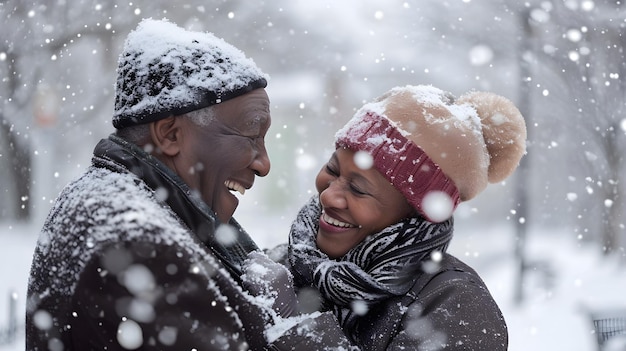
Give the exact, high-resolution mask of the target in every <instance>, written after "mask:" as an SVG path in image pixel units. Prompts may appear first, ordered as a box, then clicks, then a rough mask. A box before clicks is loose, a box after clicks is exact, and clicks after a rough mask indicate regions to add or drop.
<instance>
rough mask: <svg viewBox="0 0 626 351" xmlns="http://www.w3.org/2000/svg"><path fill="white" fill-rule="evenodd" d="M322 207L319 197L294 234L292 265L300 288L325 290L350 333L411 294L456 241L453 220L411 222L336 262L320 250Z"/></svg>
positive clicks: (299, 218) (294, 227)
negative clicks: (368, 315) (374, 310)
mask: <svg viewBox="0 0 626 351" xmlns="http://www.w3.org/2000/svg"><path fill="white" fill-rule="evenodd" d="M320 215H321V206H320V203H319V197H318V196H317V195H315V196H313V197H312V198H311V199H310V200H309V202H308V203H307V204H305V205H304V207H302V209H301V210H300V212H299V213H298V215H297V217H296V219H295V221H294V222H293V224H292V226H291V232H290V233H289V258H288V259H289V265H290V266H291V270H292V273H293V275H294V281H295V284H296V287H299V288H301V287H306V286H312V287H315V288H317V289H318V290H319V292H320V294H321V296H322V298H323V300H324V303H325V305H326V307H327V308H331V309H333V310H334V312H335V314H336V315H337V318H338V319H339V321H340V322H341V324H342V326H343V327H344V329H345V330H346V331H348V332H349V330H350V327H351V326H352V325H353V323H354V322H355V320H356V317H357V316H358V315H359V314H362V310H359V309H356V308H354V307H355V306H354V304H355V303H356V304H365V306H367V308H369V307H371V306H373V305H375V304H376V303H378V302H380V301H383V300H385V299H387V298H390V297H393V296H401V295H404V294H406V293H407V292H408V291H409V289H410V288H411V287H412V286H413V285H414V284H415V281H416V280H417V278H418V277H419V276H420V274H422V272H423V264H424V263H426V262H429V261H430V256H431V254H432V253H433V252H434V251H439V252H441V253H443V252H445V250H446V249H447V247H448V244H449V242H450V239H452V231H453V220H452V218H450V219H449V220H447V221H445V222H442V223H431V222H428V221H426V220H425V219H424V218H422V217H417V216H416V217H411V218H406V219H404V220H402V221H401V222H399V223H396V224H393V225H391V226H389V227H387V228H385V229H383V230H382V231H380V232H378V233H375V234H372V235H370V236H368V237H367V238H365V240H363V241H362V242H361V243H359V244H358V245H357V246H355V247H354V248H352V249H351V250H350V251H348V253H347V254H345V255H344V256H343V257H341V258H339V259H337V260H333V259H331V258H329V257H328V256H327V255H326V254H325V253H323V252H322V251H320V250H319V249H318V248H317V245H316V243H315V238H316V236H317V230H318V227H319V218H320Z"/></svg>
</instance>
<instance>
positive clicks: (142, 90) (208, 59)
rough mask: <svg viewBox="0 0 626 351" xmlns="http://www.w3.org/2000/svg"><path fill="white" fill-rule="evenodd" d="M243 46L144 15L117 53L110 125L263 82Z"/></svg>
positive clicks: (196, 105) (188, 107)
mask: <svg viewBox="0 0 626 351" xmlns="http://www.w3.org/2000/svg"><path fill="white" fill-rule="evenodd" d="M266 79H267V76H266V75H265V74H264V73H263V72H261V70H260V69H259V68H258V67H257V66H256V65H255V63H254V62H253V61H252V60H251V59H249V58H246V57H245V55H244V54H243V52H241V51H240V50H239V49H237V48H235V47H234V46H232V45H230V44H228V43H226V42H225V41H224V40H223V39H220V38H217V37H215V36H214V35H213V34H211V33H201V32H191V31H187V30H185V29H183V28H180V27H178V26H176V25H175V24H173V23H171V22H168V21H167V20H153V19H145V20H143V21H141V22H140V23H139V25H138V26H137V28H136V29H135V30H134V31H132V32H131V33H130V34H129V35H128V37H127V38H126V42H125V44H124V50H123V52H122V54H121V55H120V57H119V62H118V68H117V84H116V87H115V111H114V114H113V126H114V127H115V128H118V129H119V128H123V127H127V126H131V125H137V124H143V123H150V122H154V121H156V120H159V119H163V118H166V117H169V116H172V115H174V116H175V115H181V114H184V113H187V112H190V111H194V110H198V109H201V108H204V107H208V106H211V105H215V104H218V103H220V102H222V101H225V100H228V99H232V98H235V97H237V96H240V95H243V94H245V93H247V92H250V91H252V90H254V89H258V88H265V87H266V86H267V80H266Z"/></svg>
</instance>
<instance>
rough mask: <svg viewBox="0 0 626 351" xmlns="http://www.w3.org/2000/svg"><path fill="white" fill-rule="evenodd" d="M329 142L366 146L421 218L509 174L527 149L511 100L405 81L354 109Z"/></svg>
mask: <svg viewBox="0 0 626 351" xmlns="http://www.w3.org/2000/svg"><path fill="white" fill-rule="evenodd" d="M335 143H336V147H345V148H348V149H351V150H353V151H357V152H358V151H364V152H367V153H368V154H369V155H370V156H371V157H372V160H373V167H374V168H375V169H376V170H377V171H378V172H380V173H381V174H382V175H383V176H384V177H385V178H387V180H389V182H390V183H391V184H392V185H393V186H394V187H395V188H396V189H398V190H399V191H400V192H401V193H402V194H403V195H404V196H405V197H406V199H407V201H408V202H409V203H410V204H411V205H412V206H413V207H414V208H415V209H416V210H417V211H418V212H419V213H420V214H421V215H422V216H424V217H425V218H426V219H428V220H430V221H432V222H441V221H444V220H446V219H448V218H449V217H450V216H451V215H452V213H453V211H454V209H455V208H456V206H457V205H458V204H459V203H460V202H462V201H467V200H470V199H472V198H474V197H475V196H476V195H478V194H479V193H480V192H481V191H483V190H484V189H485V188H486V187H487V184H488V183H496V182H500V181H503V180H504V179H506V178H507V177H508V176H510V175H511V174H512V173H513V171H514V170H515V169H516V168H517V166H518V164H519V161H520V159H521V158H522V156H523V155H524V153H525V152H526V125H525V123H524V118H523V116H522V115H521V113H520V112H519V110H518V109H517V108H516V107H515V105H514V104H513V103H512V102H511V101H510V100H508V99H506V98H504V97H502V96H499V95H496V94H493V93H488V92H469V93H466V94H463V95H462V96H460V97H459V98H458V99H456V98H455V97H454V96H453V95H452V94H450V93H448V92H445V91H443V90H440V89H438V88H435V87H433V86H429V85H419V86H405V87H396V88H393V89H391V90H390V91H388V92H386V93H385V94H383V95H382V96H381V97H379V98H378V99H376V100H375V101H374V102H371V103H368V104H366V105H364V106H363V107H362V108H361V109H359V110H358V111H357V113H356V114H355V115H354V117H353V118H352V119H351V120H350V121H349V122H348V123H347V124H346V125H345V126H344V127H343V128H341V129H340V130H339V131H338V132H337V134H336V136H335ZM442 199H443V201H442Z"/></svg>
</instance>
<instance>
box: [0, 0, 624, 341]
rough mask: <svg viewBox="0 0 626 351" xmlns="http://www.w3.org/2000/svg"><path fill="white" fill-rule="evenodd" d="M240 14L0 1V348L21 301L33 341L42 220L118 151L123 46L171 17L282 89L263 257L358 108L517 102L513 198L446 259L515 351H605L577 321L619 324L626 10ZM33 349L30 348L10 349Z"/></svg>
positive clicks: (244, 201) (317, 8)
mask: <svg viewBox="0 0 626 351" xmlns="http://www.w3.org/2000/svg"><path fill="white" fill-rule="evenodd" d="M249 3H250V2H249V1H245V0H229V1H221V0H214V1H206V0H202V1H201V0H186V1H176V2H172V1H166V0H138V1H132V2H129V1H121V0H120V1H118V0H108V1H97V0H74V1H67V0H54V1H48V0H35V1H28V2H25V1H21V0H5V1H0V242H1V243H2V245H0V340H1V339H2V332H3V331H4V329H5V328H6V326H7V325H8V314H9V307H8V306H9V300H10V299H13V298H17V303H18V304H17V307H18V310H17V315H18V318H19V322H20V323H23V320H22V319H23V314H24V296H25V291H26V281H27V275H28V269H29V265H30V260H31V255H32V251H33V247H34V244H35V241H36V239H37V233H38V231H39V228H40V227H41V224H42V223H43V219H44V216H45V215H46V213H47V212H48V210H49V208H50V206H51V202H52V201H53V199H54V197H55V196H56V195H57V194H58V193H59V191H60V190H61V188H62V187H63V186H64V185H65V184H66V183H67V182H69V181H70V180H71V179H73V178H75V177H76V176H78V175H79V174H80V173H81V172H82V171H84V169H85V167H86V166H87V165H88V164H89V161H90V155H91V152H92V150H93V147H94V145H95V144H96V143H97V141H98V140H99V139H100V138H103V137H105V136H106V135H108V134H109V133H111V132H112V131H113V129H112V127H111V113H112V108H113V83H114V79H115V78H114V77H115V64H116V59H117V55H118V54H119V52H120V51H121V45H122V42H123V40H124V38H125V36H126V34H127V33H128V32H129V31H130V30H132V29H133V28H134V27H135V26H136V24H137V23H138V22H139V21H140V20H141V19H142V18H146V17H153V18H162V17H167V18H169V19H171V20H172V21H174V22H176V23H178V24H179V25H181V26H185V27H187V28H189V29H194V30H204V31H210V32H213V33H215V34H216V35H217V36H219V37H223V38H224V39H225V40H227V41H228V42H230V43H232V44H234V45H235V46H237V47H239V48H241V49H242V50H243V51H244V52H245V53H246V54H247V55H248V56H250V57H252V58H253V59H254V60H255V61H256V62H257V64H258V65H259V66H260V67H261V68H262V69H263V70H264V71H265V72H267V73H268V74H270V76H271V80H270V82H269V86H268V88H267V91H268V94H269V96H270V99H271V103H272V106H271V113H272V120H273V121H272V127H271V129H270V131H269V133H268V137H267V140H266V142H267V147H268V152H269V154H270V157H271V161H272V170H271V172H270V175H269V176H267V177H266V178H264V179H258V180H257V182H256V184H255V187H254V188H253V189H252V190H251V191H248V192H246V195H245V196H243V197H242V198H241V203H240V207H239V209H238V210H237V212H236V213H235V217H236V218H237V219H238V220H239V221H240V222H241V223H242V224H243V226H244V228H246V229H247V230H248V231H249V232H250V234H251V235H252V236H253V238H254V239H255V240H256V241H257V242H258V243H259V245H260V246H262V247H271V246H274V245H276V244H278V243H281V242H284V241H285V239H286V236H287V232H288V228H289V224H290V222H291V220H292V219H293V218H294V216H295V214H296V212H297V210H298V208H299V207H300V206H301V205H302V204H303V203H304V202H305V201H306V199H308V197H309V196H310V195H311V191H312V190H313V179H314V176H315V174H316V172H317V170H318V169H319V167H321V165H322V164H323V163H324V162H325V161H326V160H327V158H328V156H329V155H330V152H331V151H332V148H333V146H332V139H333V134H334V132H335V131H336V130H337V128H339V127H340V126H342V125H343V124H344V123H345V122H346V121H347V120H348V119H349V117H351V116H352V113H354V111H355V109H356V108H358V107H360V106H361V105H362V104H363V102H365V101H369V100H371V99H372V98H374V97H375V96H377V95H379V94H381V93H382V92H384V91H386V90H388V89H389V88H391V87H392V86H396V85H404V84H433V85H435V86H437V87H439V88H442V89H445V90H448V91H451V92H452V93H454V94H456V95H457V96H458V95H460V94H462V93H464V92H466V91H468V90H471V89H483V90H491V91H494V92H497V93H499V94H501V95H504V96H506V97H508V98H510V99H511V100H513V101H515V102H516V103H517V105H518V106H519V107H520V110H522V112H523V113H524V115H525V117H526V121H527V126H528V130H529V136H528V139H529V143H528V155H527V156H526V157H525V158H524V160H523V163H522V165H521V166H520V168H519V169H518V170H517V172H516V174H515V175H514V176H513V177H511V178H509V180H507V182H506V183H502V184H495V185H491V186H490V187H489V188H488V189H487V190H486V191H484V192H483V193H482V194H480V195H479V196H478V197H477V198H476V199H473V200H472V201H470V202H469V203H465V204H462V205H461V206H460V207H459V208H458V210H457V213H456V215H455V217H456V231H455V233H456V234H455V238H454V239H453V241H452V247H451V251H452V252H453V253H454V254H456V255H457V256H459V257H460V258H462V259H463V260H464V261H466V262H467V263H468V264H470V265H471V266H473V267H474V268H476V270H477V271H478V272H479V273H480V274H481V276H482V277H483V278H484V280H485V281H486V283H487V285H488V286H489V288H490V290H491V291H492V293H493V295H494V296H495V298H496V300H497V302H498V303H499V305H500V307H501V309H502V310H503V312H504V315H505V317H506V319H507V322H508V325H509V331H510V350H555V349H558V350H583V351H585V350H595V349H596V346H595V343H594V342H595V341H594V340H595V336H594V335H593V328H592V325H591V322H590V320H589V318H588V317H587V314H586V312H585V311H586V310H605V309H606V310H618V309H622V310H626V300H625V299H624V295H626V258H625V256H624V255H625V252H624V243H626V228H625V224H624V221H625V212H626V206H625V205H624V199H626V190H624V189H623V184H626V179H625V178H626V169H625V167H626V165H625V164H624V155H623V154H624V152H623V150H626V119H625V118H624V115H625V113H624V104H625V97H626V80H625V79H624V77H625V76H626V66H625V63H626V58H625V57H624V51H625V50H624V49H625V48H624V39H623V34H624V33H626V31H625V28H624V26H625V24H626V22H625V21H624V18H626V5H624V4H622V3H621V2H615V1H611V0H602V1H591V0H529V1H519V0H493V1H478V0H448V1H440V0H419V1H418V0H414V1H397V0H389V1H387V0H385V1H382V0H380V1H377V0H341V1H331V0H319V1H310V0H306V1H305V0H272V1H267V2H258V3H255V5H254V6H250V5H249ZM524 233H525V234H524ZM524 238H525V240H524ZM518 244H520V245H519V246H518ZM516 247H518V248H521V249H522V250H521V251H517V254H516ZM520 252H521V255H519V253H520ZM607 252H608V254H607ZM521 259H523V261H524V262H525V263H526V264H527V266H528V267H529V268H528V269H527V270H526V271H525V273H524V275H520V274H519V269H518V266H519V262H520V260H521ZM518 287H519V288H518ZM13 291H14V292H15V294H12V292H13ZM23 349H24V346H23V335H19V336H18V340H17V341H16V342H13V343H11V344H9V345H0V351H7V350H11V351H12V350H23ZM616 349H621V350H624V349H626V347H624V346H623V345H622V346H621V347H617V348H616Z"/></svg>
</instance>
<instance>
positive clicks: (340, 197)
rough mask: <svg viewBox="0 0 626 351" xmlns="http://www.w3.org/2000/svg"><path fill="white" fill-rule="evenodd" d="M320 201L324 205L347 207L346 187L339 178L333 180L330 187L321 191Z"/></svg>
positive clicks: (329, 184)
mask: <svg viewBox="0 0 626 351" xmlns="http://www.w3.org/2000/svg"><path fill="white" fill-rule="evenodd" d="M320 203H321V204H322V206H323V207H333V208H345V207H346V205H347V201H346V196H345V189H344V186H343V184H342V183H341V180H340V179H339V178H337V179H334V180H331V181H330V182H329V183H328V187H327V188H326V189H324V191H322V192H321V193H320Z"/></svg>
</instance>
